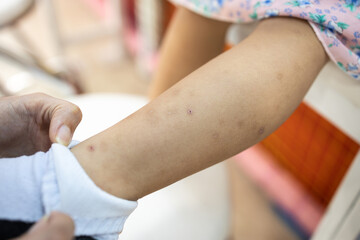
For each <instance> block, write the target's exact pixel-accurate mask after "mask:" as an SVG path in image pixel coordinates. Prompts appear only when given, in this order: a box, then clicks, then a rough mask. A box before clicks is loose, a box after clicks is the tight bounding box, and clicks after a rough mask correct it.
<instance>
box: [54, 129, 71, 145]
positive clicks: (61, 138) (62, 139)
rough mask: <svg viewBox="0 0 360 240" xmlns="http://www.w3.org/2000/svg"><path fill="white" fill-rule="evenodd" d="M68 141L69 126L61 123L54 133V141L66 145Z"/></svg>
mask: <svg viewBox="0 0 360 240" xmlns="http://www.w3.org/2000/svg"><path fill="white" fill-rule="evenodd" d="M70 141H71V131H70V128H69V127H68V126H66V125H62V126H61V127H60V128H59V130H58V132H57V134H56V142H58V143H60V144H62V145H64V146H67V145H69V143H70Z"/></svg>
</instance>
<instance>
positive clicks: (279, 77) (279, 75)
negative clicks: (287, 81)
mask: <svg viewBox="0 0 360 240" xmlns="http://www.w3.org/2000/svg"><path fill="white" fill-rule="evenodd" d="M276 78H277V80H282V79H283V78H284V74H282V73H281V72H279V73H277V74H276Z"/></svg>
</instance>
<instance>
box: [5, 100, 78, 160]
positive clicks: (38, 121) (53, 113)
mask: <svg viewBox="0 0 360 240" xmlns="http://www.w3.org/2000/svg"><path fill="white" fill-rule="evenodd" d="M81 118H82V114H81V111H80V109H79V108H78V107H77V106H76V105H74V104H72V103H69V102H67V101H64V100H60V99H56V98H53V97H50V96H48V95H46V94H41V93H35V94H29V95H24V96H11V97H3V98H0V157H17V156H22V155H31V154H34V153H35V152H38V151H47V150H48V149H49V148H50V146H51V144H52V143H54V142H59V143H61V144H63V145H67V144H69V143H70V141H71V138H72V135H73V133H74V131H75V128H76V127H77V125H78V124H79V123H80V121H81ZM62 126H65V127H62ZM60 129H62V131H60Z"/></svg>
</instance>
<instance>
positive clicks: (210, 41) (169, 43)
mask: <svg viewBox="0 0 360 240" xmlns="http://www.w3.org/2000/svg"><path fill="white" fill-rule="evenodd" d="M229 25H230V24H229V23H225V22H219V21H216V20H212V19H209V18H205V17H202V16H200V15H198V14H196V13H193V12H191V11H190V10H188V9H186V8H182V7H180V8H179V9H178V10H177V12H176V14H175V16H174V18H173V19H172V21H171V24H170V26H169V29H168V30H167V33H166V36H165V38H164V41H163V44H162V46H161V52H160V53H161V54H160V59H159V63H158V67H157V69H156V71H155V75H154V77H153V80H152V85H151V87H150V93H149V95H150V98H155V97H157V96H158V95H160V94H161V93H162V92H164V91H165V90H167V89H168V88H170V87H171V86H172V85H174V84H175V83H177V82H178V81H180V80H181V79H183V78H184V77H186V76H187V75H188V74H190V73H191V72H193V71H195V70H196V69H197V68H199V67H201V66H202V65H204V64H205V63H207V62H208V61H209V60H211V59H213V58H214V57H216V56H218V55H219V54H221V53H222V51H223V50H224V42H225V34H226V30H227V28H228V26H229Z"/></svg>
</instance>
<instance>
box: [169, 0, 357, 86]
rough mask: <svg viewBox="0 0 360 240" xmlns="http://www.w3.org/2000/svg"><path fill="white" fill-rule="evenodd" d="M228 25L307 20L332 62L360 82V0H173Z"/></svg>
mask: <svg viewBox="0 0 360 240" xmlns="http://www.w3.org/2000/svg"><path fill="white" fill-rule="evenodd" d="M170 1H172V2H174V3H175V4H178V5H182V6H184V7H187V8H189V9H190V10H192V11H194V12H197V13H199V14H201V15H204V16H207V17H210V18H215V19H218V20H222V21H227V22H234V23H236V22H251V21H255V20H260V19H264V18H269V17H276V16H285V17H286V16H287V17H296V18H301V19H305V20H307V21H308V22H309V23H310V25H311V26H312V28H313V29H314V31H315V33H316V35H317V37H318V38H319V40H320V41H321V43H322V44H323V46H324V48H325V50H326V52H327V54H328V55H329V57H330V59H331V60H332V61H334V62H335V63H336V64H337V65H338V66H339V67H340V68H341V69H342V70H344V71H345V72H346V73H348V74H349V75H350V76H352V77H353V78H355V79H357V80H360V0H170Z"/></svg>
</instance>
